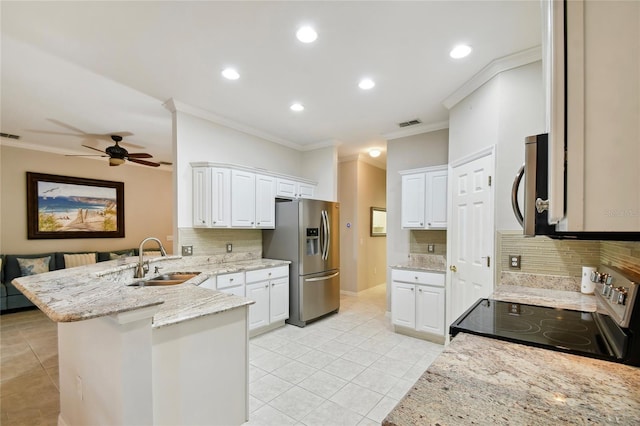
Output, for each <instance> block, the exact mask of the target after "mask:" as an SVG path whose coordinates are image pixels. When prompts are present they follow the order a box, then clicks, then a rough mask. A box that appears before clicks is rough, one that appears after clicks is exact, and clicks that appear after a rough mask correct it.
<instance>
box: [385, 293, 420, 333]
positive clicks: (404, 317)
mask: <svg viewBox="0 0 640 426" xmlns="http://www.w3.org/2000/svg"><path fill="white" fill-rule="evenodd" d="M391 322H392V323H393V324H395V325H401V326H403V327H408V328H412V329H415V327H416V298H415V286H414V285H412V284H405V283H399V282H396V281H393V282H392V283H391Z"/></svg>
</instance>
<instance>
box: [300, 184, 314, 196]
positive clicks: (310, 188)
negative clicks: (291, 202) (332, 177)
mask: <svg viewBox="0 0 640 426" xmlns="http://www.w3.org/2000/svg"><path fill="white" fill-rule="evenodd" d="M315 192H316V186H315V185H310V184H308V183H302V182H301V183H299V184H298V197H299V198H313V196H314V195H315Z"/></svg>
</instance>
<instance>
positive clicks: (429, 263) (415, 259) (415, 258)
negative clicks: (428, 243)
mask: <svg viewBox="0 0 640 426" xmlns="http://www.w3.org/2000/svg"><path fill="white" fill-rule="evenodd" d="M446 263H447V261H446V259H445V257H444V256H441V255H433V254H410V255H409V260H408V261H407V262H404V263H399V264H396V265H391V268H392V269H408V270H411V271H425V272H445V268H446Z"/></svg>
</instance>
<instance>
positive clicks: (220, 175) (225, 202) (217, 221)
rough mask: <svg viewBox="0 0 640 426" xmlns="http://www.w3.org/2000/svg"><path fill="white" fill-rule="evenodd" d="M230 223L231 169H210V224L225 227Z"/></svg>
mask: <svg viewBox="0 0 640 426" xmlns="http://www.w3.org/2000/svg"><path fill="white" fill-rule="evenodd" d="M229 225H231V171H230V170H229V169H220V168H212V169H211V226H212V227H215V228H226V227H228V226H229Z"/></svg>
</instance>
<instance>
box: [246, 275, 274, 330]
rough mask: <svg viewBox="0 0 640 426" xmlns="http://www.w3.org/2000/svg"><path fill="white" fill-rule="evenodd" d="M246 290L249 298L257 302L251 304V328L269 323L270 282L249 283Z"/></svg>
mask: <svg viewBox="0 0 640 426" xmlns="http://www.w3.org/2000/svg"><path fill="white" fill-rule="evenodd" d="M246 290H247V299H251V300H253V301H255V302H256V303H254V304H253V305H250V306H249V330H253V329H255V328H259V327H264V326H265V325H269V283H268V282H266V281H265V282H260V283H255V284H249V285H247V287H246Z"/></svg>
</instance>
